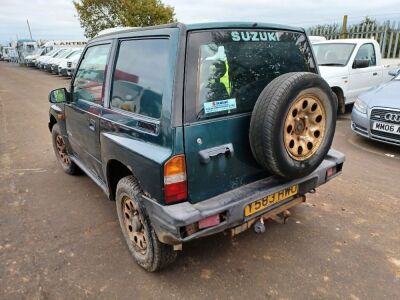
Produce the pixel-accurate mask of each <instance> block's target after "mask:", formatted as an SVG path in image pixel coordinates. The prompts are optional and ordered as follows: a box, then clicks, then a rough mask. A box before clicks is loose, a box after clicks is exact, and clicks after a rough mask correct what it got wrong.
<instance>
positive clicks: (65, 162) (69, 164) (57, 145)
mask: <svg viewBox="0 0 400 300" xmlns="http://www.w3.org/2000/svg"><path fill="white" fill-rule="evenodd" d="M51 136H52V141H53V149H54V153H55V154H56V157H57V160H58V161H59V163H60V165H61V167H62V168H63V169H64V172H65V173H68V174H71V175H77V174H81V173H82V171H81V169H79V167H78V166H77V165H76V164H75V163H74V162H73V161H71V159H70V157H69V154H68V152H67V148H66V146H65V141H64V137H63V136H62V134H61V131H60V127H59V126H58V124H54V125H53V128H52V129H51Z"/></svg>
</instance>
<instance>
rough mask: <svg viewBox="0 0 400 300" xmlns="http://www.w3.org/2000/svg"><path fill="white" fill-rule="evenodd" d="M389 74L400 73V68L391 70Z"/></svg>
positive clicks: (395, 74)
mask: <svg viewBox="0 0 400 300" xmlns="http://www.w3.org/2000/svg"><path fill="white" fill-rule="evenodd" d="M388 74H389V75H390V76H397V75H398V74H400V68H399V69H394V70H390V71H389V73H388Z"/></svg>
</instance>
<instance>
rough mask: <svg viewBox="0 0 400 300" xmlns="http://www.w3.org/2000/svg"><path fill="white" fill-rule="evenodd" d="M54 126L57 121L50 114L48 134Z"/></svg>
mask: <svg viewBox="0 0 400 300" xmlns="http://www.w3.org/2000/svg"><path fill="white" fill-rule="evenodd" d="M55 124H57V120H56V118H55V117H54V116H53V115H52V114H50V120H49V130H50V132H51V131H52V129H53V126H54V125H55Z"/></svg>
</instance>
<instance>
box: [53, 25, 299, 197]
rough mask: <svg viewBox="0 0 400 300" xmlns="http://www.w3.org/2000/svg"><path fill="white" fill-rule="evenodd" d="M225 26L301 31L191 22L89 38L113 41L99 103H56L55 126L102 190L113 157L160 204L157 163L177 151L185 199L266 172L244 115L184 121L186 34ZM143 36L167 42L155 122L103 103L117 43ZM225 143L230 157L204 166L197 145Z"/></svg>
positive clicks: (224, 188)
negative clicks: (60, 117)
mask: <svg viewBox="0 0 400 300" xmlns="http://www.w3.org/2000/svg"><path fill="white" fill-rule="evenodd" d="M231 27H232V28H251V27H254V28H271V29H284V30H295V31H303V30H302V29H300V28H293V27H287V26H280V25H274V24H262V23H258V24H257V25H256V26H254V23H243V22H239V23H232V22H229V23H203V24H193V25H184V24H180V23H178V24H172V25H165V26H159V27H152V28H143V29H133V30H127V31H124V32H118V33H115V34H107V35H105V36H101V37H98V38H95V39H93V40H92V41H90V42H89V43H88V45H87V47H90V46H91V45H94V44H98V43H103V42H111V43H112V49H111V54H110V61H109V63H108V70H107V72H106V74H107V78H106V81H105V92H104V107H101V106H98V105H94V104H90V103H89V104H88V103H87V105H86V106H85V105H78V106H77V105H76V104H74V103H67V104H57V106H58V107H59V108H61V110H62V111H63V112H64V113H65V115H66V120H65V123H66V126H65V123H64V121H61V124H60V125H61V126H60V128H61V131H62V133H63V135H64V137H65V138H66V140H67V146H68V149H69V151H71V153H73V154H74V155H75V156H76V157H77V158H78V159H79V160H80V161H83V162H85V163H84V164H85V166H86V167H87V170H85V171H87V172H91V173H92V175H94V176H96V178H98V179H99V182H101V184H102V185H103V186H105V187H108V186H109V182H110V178H109V175H108V172H109V168H108V166H109V165H110V164H112V163H113V162H115V161H118V162H120V163H122V164H124V165H125V166H127V167H128V168H129V169H130V170H131V171H132V173H133V174H134V175H135V176H136V177H137V179H138V181H139V183H140V185H141V187H142V189H143V191H144V192H145V193H146V195H148V196H149V197H150V198H153V199H155V200H156V201H158V202H159V203H161V204H163V203H164V200H163V186H164V182H163V180H164V179H163V166H164V163H165V161H167V160H168V159H169V158H170V157H171V156H172V155H175V154H181V153H185V155H186V162H187V166H188V168H187V173H188V186H189V201H190V202H198V201H201V200H205V199H207V198H210V197H212V196H215V195H218V194H220V193H223V192H226V191H229V190H232V189H234V188H236V187H239V186H241V185H243V184H246V183H249V182H252V181H254V180H256V179H259V178H262V177H265V176H267V175H268V174H266V173H265V171H263V170H261V169H260V168H258V167H257V165H256V163H255V161H254V159H253V157H252V155H251V153H250V147H249V144H248V128H249V121H250V114H247V115H241V116H236V117H233V118H232V117H231V118H225V119H214V120H210V121H207V122H201V123H197V124H187V125H186V126H183V123H184V121H183V119H184V117H183V115H184V109H185V105H184V103H183V102H184V101H188V100H184V98H183V90H184V61H185V55H186V53H185V49H186V35H187V31H188V30H204V29H213V28H231ZM144 36H145V37H146V38H151V37H160V36H162V37H168V38H169V40H170V49H169V52H170V56H169V62H168V63H169V70H170V72H169V74H168V84H167V87H166V89H165V93H164V95H163V105H162V111H161V119H159V120H156V119H152V118H146V117H142V116H138V115H134V114H130V113H126V112H123V111H120V110H115V109H110V108H109V102H110V99H109V97H110V88H111V84H110V82H111V76H112V70H113V67H114V60H115V55H116V49H117V43H118V40H119V39H127V38H137V37H144ZM154 71H155V72H156V71H157V70H154ZM82 110H83V111H85V110H86V113H82ZM58 113H59V112H58V111H56V110H55V109H54V107H53V108H51V109H50V114H51V115H52V116H53V119H52V120H54V119H56V116H57V114H58ZM88 116H89V117H90V116H91V117H93V118H95V119H96V130H95V131H94V132H93V131H88V130H87V126H88V124H87V118H88ZM51 122H52V121H51ZM72 123H75V124H72ZM144 125H145V126H144ZM68 128H74V129H73V130H74V132H75V133H74V134H75V136H77V139H78V140H79V141H78V144H79V145H78V146H77V145H76V143H75V144H74V143H70V141H69V140H68V139H70V138H71V137H70V134H68V133H67V129H68ZM148 128H152V129H154V130H149V129H148ZM68 130H69V129H68ZM75 136H74V137H75ZM74 137H73V138H74ZM73 138H72V139H73ZM198 138H201V139H202V141H203V143H202V144H201V145H200V144H199V143H198V142H197V139H198ZM225 143H232V144H233V146H234V151H235V153H234V156H233V157H230V158H226V157H224V156H220V157H216V158H213V159H212V161H211V162H210V163H209V164H207V165H202V164H201V163H200V162H199V155H198V151H199V150H202V149H204V148H206V147H207V148H208V147H213V146H218V145H221V144H225ZM244 170H245V171H244Z"/></svg>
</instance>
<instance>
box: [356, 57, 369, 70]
mask: <svg viewBox="0 0 400 300" xmlns="http://www.w3.org/2000/svg"><path fill="white" fill-rule="evenodd" d="M367 67H369V59H355V60H354V62H353V69H362V68H367Z"/></svg>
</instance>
